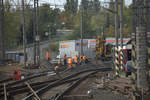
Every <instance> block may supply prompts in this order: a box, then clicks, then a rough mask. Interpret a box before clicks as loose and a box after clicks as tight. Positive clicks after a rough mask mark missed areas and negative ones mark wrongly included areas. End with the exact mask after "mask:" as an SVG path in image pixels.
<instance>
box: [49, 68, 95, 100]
mask: <svg viewBox="0 0 150 100" xmlns="http://www.w3.org/2000/svg"><path fill="white" fill-rule="evenodd" d="M97 72H98V71H94V72H90V73H88V74H87V75H84V76H83V77H81V78H80V79H79V80H77V81H76V82H74V83H73V84H72V85H71V86H70V87H68V88H67V89H66V90H65V91H64V92H62V93H57V95H56V96H55V97H53V98H51V99H50V100H63V96H64V95H66V94H67V93H69V92H71V91H72V90H73V89H74V88H75V87H77V86H78V85H79V84H80V83H81V82H82V81H84V80H85V79H87V78H88V77H89V76H90V75H93V74H95V73H97Z"/></svg>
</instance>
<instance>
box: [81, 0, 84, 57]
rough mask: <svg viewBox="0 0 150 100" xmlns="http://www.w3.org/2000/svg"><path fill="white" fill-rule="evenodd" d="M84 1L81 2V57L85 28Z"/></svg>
mask: <svg viewBox="0 0 150 100" xmlns="http://www.w3.org/2000/svg"><path fill="white" fill-rule="evenodd" d="M83 1H84V0H81V27H80V34H81V39H80V41H81V44H80V53H81V54H80V55H81V56H83V33H84V32H83V26H84V24H83V23H84V2H83Z"/></svg>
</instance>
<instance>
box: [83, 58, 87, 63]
mask: <svg viewBox="0 0 150 100" xmlns="http://www.w3.org/2000/svg"><path fill="white" fill-rule="evenodd" d="M83 63H84V64H85V63H86V56H83Z"/></svg>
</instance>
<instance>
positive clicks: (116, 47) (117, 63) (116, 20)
mask: <svg viewBox="0 0 150 100" xmlns="http://www.w3.org/2000/svg"><path fill="white" fill-rule="evenodd" d="M115 40H116V45H115V70H116V73H115V74H116V76H118V75H119V61H118V0H116V1H115Z"/></svg>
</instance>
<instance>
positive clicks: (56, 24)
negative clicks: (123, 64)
mask: <svg viewBox="0 0 150 100" xmlns="http://www.w3.org/2000/svg"><path fill="white" fill-rule="evenodd" d="M83 1H84V2H83V3H82V5H83V8H84V10H83V11H84V12H83V13H84V15H83V31H84V34H83V36H84V38H94V37H96V36H97V35H99V34H100V33H101V32H102V27H103V29H104V35H105V36H114V14H112V13H111V12H109V11H107V10H105V9H103V8H102V7H101V6H102V4H101V2H100V1H99V0H83ZM108 8H109V9H114V8H113V5H112V3H110V5H109V6H108ZM33 11H34V9H33V7H32V6H29V5H27V4H26V5H25V27H26V34H27V43H28V44H29V43H33V40H34V36H33V22H34V18H33ZM80 25H81V6H79V1H78V0H66V4H65V6H64V10H60V9H59V8H53V9H52V8H51V7H50V5H48V4H42V5H40V7H39V34H40V38H41V40H45V39H46V35H45V33H46V32H49V31H50V32H51V35H53V36H55V35H56V30H57V29H63V28H66V29H72V30H74V32H73V33H72V34H69V35H67V36H64V37H62V39H61V40H68V39H78V38H80ZM123 30H124V36H125V37H128V36H130V33H131V8H130V6H129V7H126V6H124V28H123ZM22 37H23V36H22V24H21V8H20V7H19V6H16V7H13V6H11V4H10V2H8V1H7V2H5V42H6V47H7V48H12V47H17V46H19V45H22V42H23V41H22V40H23V38H22Z"/></svg>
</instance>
